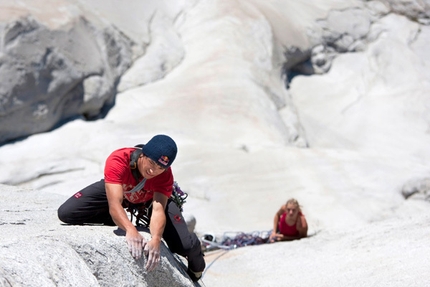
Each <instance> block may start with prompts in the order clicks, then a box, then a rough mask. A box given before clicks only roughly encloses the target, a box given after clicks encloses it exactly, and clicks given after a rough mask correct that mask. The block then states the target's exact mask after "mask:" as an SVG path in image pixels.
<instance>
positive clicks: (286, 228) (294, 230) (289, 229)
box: [278, 212, 302, 236]
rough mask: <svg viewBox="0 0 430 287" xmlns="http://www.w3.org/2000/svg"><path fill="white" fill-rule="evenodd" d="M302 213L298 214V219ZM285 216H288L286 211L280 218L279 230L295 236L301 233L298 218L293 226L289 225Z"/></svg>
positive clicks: (284, 233)
mask: <svg viewBox="0 0 430 287" xmlns="http://www.w3.org/2000/svg"><path fill="white" fill-rule="evenodd" d="M301 215H302V213H301V212H299V214H298V216H297V220H299V218H300V216H301ZM285 217H287V213H286V212H284V213H283V214H282V215H281V218H280V219H279V224H278V229H279V232H280V233H281V234H283V235H285V236H295V235H299V231H298V230H297V227H296V225H297V220H296V222H295V223H294V225H293V226H289V225H288V224H287V222H286V221H285Z"/></svg>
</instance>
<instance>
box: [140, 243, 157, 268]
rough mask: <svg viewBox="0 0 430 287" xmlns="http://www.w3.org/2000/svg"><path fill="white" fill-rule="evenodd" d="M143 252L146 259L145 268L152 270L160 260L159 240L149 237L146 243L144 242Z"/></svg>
mask: <svg viewBox="0 0 430 287" xmlns="http://www.w3.org/2000/svg"><path fill="white" fill-rule="evenodd" d="M143 252H144V254H145V256H146V257H147V260H148V261H147V262H146V265H145V268H146V269H147V270H148V271H152V270H154V269H155V267H157V265H158V263H159V262H160V242H159V241H158V242H157V241H156V240H153V239H151V240H150V241H148V242H147V243H146V244H144V248H143Z"/></svg>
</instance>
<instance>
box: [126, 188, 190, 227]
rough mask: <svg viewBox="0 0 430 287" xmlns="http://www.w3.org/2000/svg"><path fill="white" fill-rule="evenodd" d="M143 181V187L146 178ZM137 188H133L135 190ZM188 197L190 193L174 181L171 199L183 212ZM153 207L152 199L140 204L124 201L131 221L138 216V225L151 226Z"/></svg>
mask: <svg viewBox="0 0 430 287" xmlns="http://www.w3.org/2000/svg"><path fill="white" fill-rule="evenodd" d="M142 181H143V184H142V187H141V188H143V185H144V184H145V182H144V181H145V180H142ZM139 185H140V183H139ZM135 188H136V187H135ZM135 188H133V190H134V189H135ZM133 190H131V191H130V192H133ZM134 192H135V191H134ZM187 197H188V194H187V193H186V192H183V191H182V189H181V188H180V187H179V185H178V183H177V182H176V181H175V182H173V186H172V195H171V196H170V198H169V200H171V201H173V202H174V203H175V204H176V206H177V207H178V208H179V210H180V211H181V212H182V211H183V205H184V203H185V202H186V199H187ZM151 207H152V201H151V202H149V203H148V202H147V203H138V204H133V203H130V202H128V201H124V208H126V211H127V212H130V221H131V222H133V219H134V218H136V226H144V227H149V222H150V217H151Z"/></svg>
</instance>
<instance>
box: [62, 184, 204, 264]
mask: <svg viewBox="0 0 430 287" xmlns="http://www.w3.org/2000/svg"><path fill="white" fill-rule="evenodd" d="M165 213H166V226H165V228H164V233H163V239H164V240H165V241H166V243H167V246H168V247H169V249H170V250H171V251H172V252H174V253H177V254H179V255H181V256H184V257H186V258H187V259H188V268H190V269H191V270H193V271H194V272H200V271H203V270H204V269H205V261H204V259H203V254H202V252H201V245H200V241H199V239H198V238H197V236H196V234H195V233H190V232H189V231H188V228H187V224H186V222H185V220H184V217H183V216H182V213H181V211H180V210H179V208H178V206H177V205H176V204H175V203H174V202H173V201H171V200H169V201H168V204H167V206H166V210H165ZM58 218H59V219H60V220H61V221H63V222H64V223H67V224H74V225H83V224H94V223H96V224H104V225H110V226H115V223H114V222H113V220H112V217H111V216H110V214H109V204H108V200H107V197H106V190H105V183H104V180H100V181H98V182H96V183H93V184H91V185H89V186H87V187H86V188H84V189H82V190H81V191H78V192H77V193H75V194H74V195H73V196H72V197H70V198H69V199H68V200H66V202H64V203H63V204H62V205H61V206H60V208H59V209H58Z"/></svg>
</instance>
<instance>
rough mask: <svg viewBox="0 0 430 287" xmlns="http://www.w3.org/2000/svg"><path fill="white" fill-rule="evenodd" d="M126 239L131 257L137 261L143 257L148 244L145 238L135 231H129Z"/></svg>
mask: <svg viewBox="0 0 430 287" xmlns="http://www.w3.org/2000/svg"><path fill="white" fill-rule="evenodd" d="M125 239H126V241H127V245H128V250H129V251H130V253H131V256H133V257H134V258H135V259H139V258H140V257H142V249H143V247H144V246H145V244H146V240H145V238H143V236H142V235H141V234H140V233H139V232H138V231H137V230H136V229H135V230H130V231H128V232H127V233H126V235H125Z"/></svg>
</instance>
